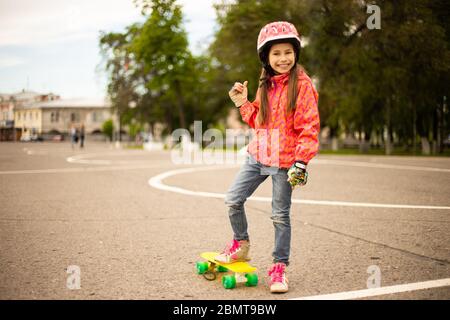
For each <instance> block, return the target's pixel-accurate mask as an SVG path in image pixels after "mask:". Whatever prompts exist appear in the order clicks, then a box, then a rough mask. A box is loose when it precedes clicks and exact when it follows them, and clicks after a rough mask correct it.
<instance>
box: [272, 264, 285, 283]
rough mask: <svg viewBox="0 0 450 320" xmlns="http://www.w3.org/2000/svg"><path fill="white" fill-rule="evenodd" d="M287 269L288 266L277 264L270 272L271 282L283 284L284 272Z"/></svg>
mask: <svg viewBox="0 0 450 320" xmlns="http://www.w3.org/2000/svg"><path fill="white" fill-rule="evenodd" d="M285 269H286V265H285V264H283V263H276V264H274V265H273V266H272V268H271V269H270V270H269V277H270V280H271V281H270V282H271V283H274V282H283V277H284V271H285Z"/></svg>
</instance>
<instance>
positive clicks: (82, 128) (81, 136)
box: [80, 124, 85, 149]
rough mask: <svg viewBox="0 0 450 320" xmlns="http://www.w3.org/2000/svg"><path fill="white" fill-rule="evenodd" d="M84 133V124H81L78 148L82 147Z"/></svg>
mask: <svg viewBox="0 0 450 320" xmlns="http://www.w3.org/2000/svg"><path fill="white" fill-rule="evenodd" d="M84 134H85V129H84V124H82V125H81V128H80V148H82V149H83V148H84Z"/></svg>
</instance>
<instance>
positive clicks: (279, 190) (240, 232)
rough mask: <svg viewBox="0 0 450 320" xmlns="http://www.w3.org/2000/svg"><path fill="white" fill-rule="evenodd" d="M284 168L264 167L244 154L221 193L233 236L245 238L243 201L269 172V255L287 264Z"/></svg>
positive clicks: (288, 226)
mask: <svg viewBox="0 0 450 320" xmlns="http://www.w3.org/2000/svg"><path fill="white" fill-rule="evenodd" d="M287 171H288V170H287V169H280V168H275V167H267V166H265V165H263V164H261V163H259V162H257V161H256V160H255V159H254V158H253V157H252V156H251V155H248V156H247V159H246V160H245V163H244V165H243V166H242V167H241V169H240V171H239V173H238V175H237V176H236V178H235V180H234V182H233V184H232V185H231V187H230V189H229V190H228V192H227V195H226V197H225V204H226V205H227V206H228V207H229V211H228V214H229V217H230V222H231V227H232V228H233V232H234V239H236V240H249V236H248V233H247V218H246V216H245V209H244V203H245V201H246V200H247V198H248V197H250V196H251V195H252V194H253V192H254V191H255V190H256V188H257V187H258V186H259V185H260V184H261V183H262V182H264V180H266V179H267V177H268V176H272V216H271V219H272V221H273V225H274V227H275V248H274V251H273V253H272V256H273V261H274V262H283V263H285V264H289V254H290V248H291V221H290V215H289V212H290V208H291V196H292V187H291V185H290V183H289V182H288V181H287V179H288V176H287Z"/></svg>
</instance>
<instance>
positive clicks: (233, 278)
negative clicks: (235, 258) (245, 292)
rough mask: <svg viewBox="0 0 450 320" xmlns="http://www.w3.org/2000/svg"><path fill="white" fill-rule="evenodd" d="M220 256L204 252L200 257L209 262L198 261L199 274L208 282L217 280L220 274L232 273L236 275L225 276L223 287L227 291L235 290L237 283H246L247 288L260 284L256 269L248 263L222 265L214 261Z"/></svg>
mask: <svg viewBox="0 0 450 320" xmlns="http://www.w3.org/2000/svg"><path fill="white" fill-rule="evenodd" d="M217 255H219V253H217V252H204V253H202V254H200V256H201V257H202V258H203V259H205V260H207V261H198V262H197V264H196V267H197V273H198V274H202V275H203V276H204V277H205V279H206V280H210V281H212V280H215V279H216V278H217V274H218V273H219V272H227V271H231V272H234V274H231V275H224V276H223V277H222V285H223V286H224V287H225V289H233V288H235V287H236V283H245V285H246V286H247V287H254V286H256V285H257V284H258V275H257V274H256V273H255V271H256V268H255V267H252V266H251V265H250V264H249V263H247V262H233V263H221V262H218V261H216V260H214V257H216V256H217Z"/></svg>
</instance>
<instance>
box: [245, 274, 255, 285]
mask: <svg viewBox="0 0 450 320" xmlns="http://www.w3.org/2000/svg"><path fill="white" fill-rule="evenodd" d="M245 277H246V278H247V282H246V283H245V285H246V286H247V287H256V286H257V285H258V275H257V274H256V273H247V274H246V275H245Z"/></svg>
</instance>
